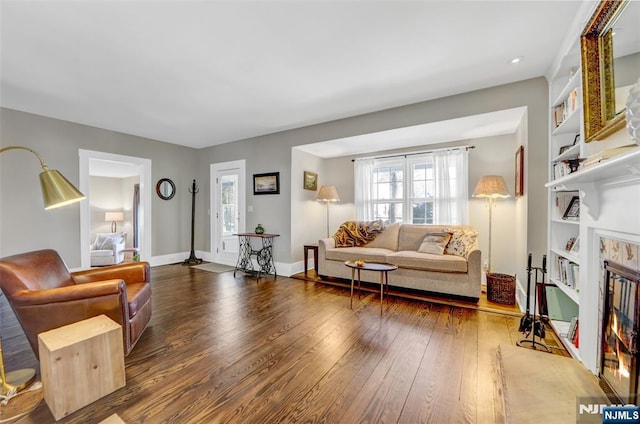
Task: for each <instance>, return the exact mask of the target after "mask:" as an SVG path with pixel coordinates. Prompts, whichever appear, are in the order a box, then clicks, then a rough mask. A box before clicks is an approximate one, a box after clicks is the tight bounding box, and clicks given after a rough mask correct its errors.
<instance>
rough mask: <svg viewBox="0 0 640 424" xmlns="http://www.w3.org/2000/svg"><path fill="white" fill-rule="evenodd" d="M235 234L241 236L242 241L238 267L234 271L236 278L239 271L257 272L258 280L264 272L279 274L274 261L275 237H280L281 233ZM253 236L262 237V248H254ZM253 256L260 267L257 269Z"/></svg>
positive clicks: (275, 275)
mask: <svg viewBox="0 0 640 424" xmlns="http://www.w3.org/2000/svg"><path fill="white" fill-rule="evenodd" d="M234 235H235V236H238V237H239V242H240V251H239V252H238V262H237V263H236V268H235V270H234V271H233V277H234V278H235V276H236V272H238V271H242V272H244V273H247V274H257V275H258V280H259V279H260V276H261V275H262V274H271V273H273V276H274V277H277V276H278V273H277V272H276V266H275V264H274V262H273V239H274V238H276V237H279V236H280V234H256V233H240V234H234ZM252 238H259V239H261V242H262V247H261V248H260V249H258V250H255V249H253V247H252V246H251V239H252ZM251 256H255V257H256V260H257V262H258V266H259V267H260V268H259V269H258V270H257V271H256V270H255V269H254V267H253V261H252V260H251Z"/></svg>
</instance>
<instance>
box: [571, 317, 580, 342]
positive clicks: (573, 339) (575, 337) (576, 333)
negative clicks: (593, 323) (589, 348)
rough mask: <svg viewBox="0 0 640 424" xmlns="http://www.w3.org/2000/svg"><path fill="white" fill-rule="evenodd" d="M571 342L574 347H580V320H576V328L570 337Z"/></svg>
mask: <svg viewBox="0 0 640 424" xmlns="http://www.w3.org/2000/svg"><path fill="white" fill-rule="evenodd" d="M571 343H573V345H574V346H575V347H580V321H576V329H575V331H574V332H573V337H571Z"/></svg>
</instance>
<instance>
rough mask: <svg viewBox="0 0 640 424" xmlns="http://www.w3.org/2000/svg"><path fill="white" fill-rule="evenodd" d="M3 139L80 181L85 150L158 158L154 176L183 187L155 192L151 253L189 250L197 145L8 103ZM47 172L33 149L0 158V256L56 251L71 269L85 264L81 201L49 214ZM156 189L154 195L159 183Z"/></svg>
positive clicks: (200, 240) (0, 118) (0, 129)
mask: <svg viewBox="0 0 640 424" xmlns="http://www.w3.org/2000/svg"><path fill="white" fill-rule="evenodd" d="M0 140H2V145H3V146H7V145H22V146H28V147H30V148H32V149H34V150H36V151H37V152H38V153H40V155H41V156H42V157H43V158H44V159H45V161H46V162H47V165H48V166H49V167H50V168H51V169H57V170H59V171H60V172H62V174H63V175H65V176H66V177H67V179H69V180H70V181H71V182H72V183H73V184H75V185H76V186H77V185H78V181H79V176H78V172H79V158H78V150H79V149H87V150H94V151H101V152H107V153H116V154H122V155H128V156H135V157H141V158H148V159H151V160H152V163H153V165H152V177H153V178H152V179H153V181H157V180H158V179H159V178H162V177H169V178H172V179H173V180H174V181H175V183H176V187H177V193H176V196H175V197H174V198H173V199H172V200H170V201H163V200H161V199H159V198H158V197H157V196H155V195H154V196H153V200H152V205H151V208H152V220H153V223H152V224H153V246H152V255H162V254H167V253H175V252H182V251H189V248H190V231H191V195H190V194H189V193H188V191H187V189H188V187H189V185H190V184H191V180H192V179H193V178H195V177H196V171H195V166H196V163H197V161H196V157H197V151H196V150H194V149H190V148H187V147H182V146H177V145H173V144H168V143H162V142H158V141H154V140H150V139H146V138H142V137H136V136H132V135H127V134H122V133H117V132H113V131H107V130H103V129H99V128H94V127H89V126H86V125H79V124H74V123H71V122H66V121H61V120H57V119H52V118H46V117H42V116H38V115H33V114H28V113H24V112H19V111H15V110H11V109H5V108H2V109H0ZM40 170H41V168H40V165H39V162H38V161H37V159H36V158H35V156H33V155H32V154H31V153H29V152H24V151H17V150H16V151H9V152H5V153H3V154H2V156H0V175H1V177H2V178H1V181H0V218H1V219H0V255H1V256H7V255H10V254H15V253H19V252H24V251H30V250H36V249H44V248H54V249H56V250H57V251H58V252H59V253H60V254H61V256H62V257H63V258H64V260H65V261H66V262H67V265H68V266H69V267H71V268H74V267H79V266H80V252H79V246H80V224H79V222H80V209H79V206H78V205H71V206H68V207H64V208H58V209H53V210H49V211H45V210H44V209H43V206H42V200H41V195H40V183H39V180H38V173H39V172H40ZM152 189H153V190H154V192H155V187H153V188H152ZM200 208H202V204H200ZM197 216H198V217H199V222H198V223H197V224H196V225H197V228H198V227H199V228H201V227H202V216H203V214H202V210H200V212H199V213H198V214H197ZM103 219H104V218H103ZM207 239H208V237H207ZM196 243H197V244H196V246H197V248H201V247H202V245H203V244H204V237H203V235H202V234H201V233H198V234H197V237H196Z"/></svg>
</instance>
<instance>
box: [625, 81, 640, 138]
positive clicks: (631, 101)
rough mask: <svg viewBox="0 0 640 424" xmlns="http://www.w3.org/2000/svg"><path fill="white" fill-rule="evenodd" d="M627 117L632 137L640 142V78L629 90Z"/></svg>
mask: <svg viewBox="0 0 640 424" xmlns="http://www.w3.org/2000/svg"><path fill="white" fill-rule="evenodd" d="M625 118H626V120H627V129H628V130H629V135H630V136H631V139H632V140H633V141H634V142H636V143H640V78H638V81H636V83H635V84H633V86H632V87H631V89H630V90H629V97H627V112H626V116H625Z"/></svg>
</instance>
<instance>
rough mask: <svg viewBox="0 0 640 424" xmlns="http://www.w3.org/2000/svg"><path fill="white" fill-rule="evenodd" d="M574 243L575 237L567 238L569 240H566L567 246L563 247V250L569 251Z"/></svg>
mask: <svg viewBox="0 0 640 424" xmlns="http://www.w3.org/2000/svg"><path fill="white" fill-rule="evenodd" d="M575 242H576V238H575V237H569V240H567V244H566V245H565V247H564V250H566V251H571V249H572V248H573V244H574V243H575Z"/></svg>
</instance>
